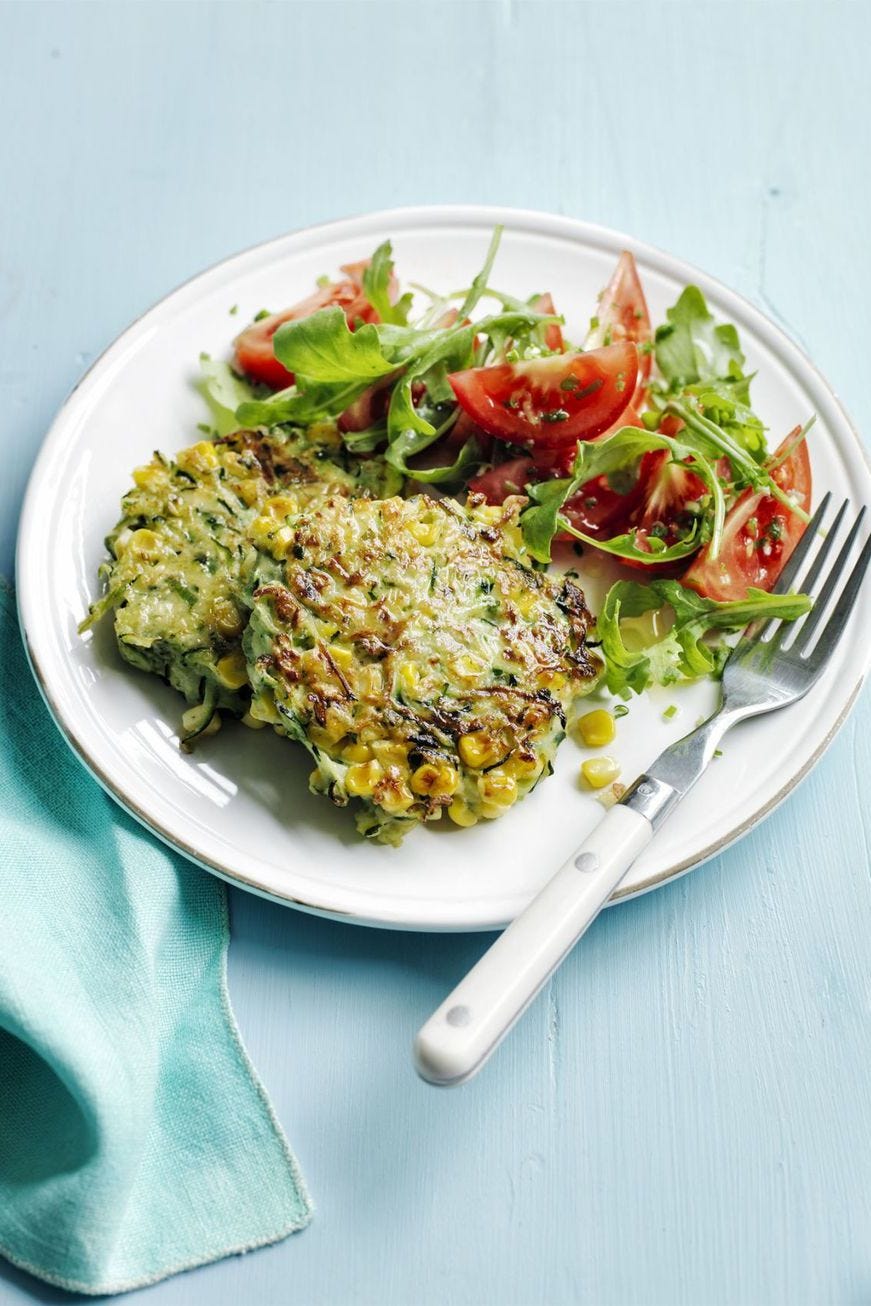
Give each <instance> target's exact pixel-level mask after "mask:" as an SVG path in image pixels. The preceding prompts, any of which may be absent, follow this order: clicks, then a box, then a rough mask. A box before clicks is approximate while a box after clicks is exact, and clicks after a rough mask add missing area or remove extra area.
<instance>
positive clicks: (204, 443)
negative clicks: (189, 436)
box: [176, 440, 221, 474]
mask: <svg viewBox="0 0 871 1306" xmlns="http://www.w3.org/2000/svg"><path fill="white" fill-rule="evenodd" d="M176 462H177V463H178V465H179V467H181V469H182V470H183V471H185V472H193V473H194V474H196V473H197V472H205V471H214V470H215V469H216V468H217V467H220V465H221V460H220V458H219V457H218V451H217V449H216V448H215V446H214V445H213V444H210V443H209V441H208V440H198V441H197V443H196V444H192V445H191V447H190V448H189V449H182V451H181V453H180V454H179V455H178V456H177V458H176Z"/></svg>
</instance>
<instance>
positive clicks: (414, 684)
mask: <svg viewBox="0 0 871 1306" xmlns="http://www.w3.org/2000/svg"><path fill="white" fill-rule="evenodd" d="M399 682H400V684H401V685H402V688H403V689H404V690H405V692H406V693H407V694H414V693H416V692H417V689H418V686H419V685H420V672H419V671H418V669H417V667H416V665H415V664H414V663H413V662H403V664H402V666H401V667H400V668H399Z"/></svg>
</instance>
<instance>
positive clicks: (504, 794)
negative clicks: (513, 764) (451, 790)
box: [478, 766, 517, 816]
mask: <svg viewBox="0 0 871 1306" xmlns="http://www.w3.org/2000/svg"><path fill="white" fill-rule="evenodd" d="M478 793H479V794H480V795H481V797H482V799H483V800H484V807H485V808H486V807H487V806H492V807H510V806H511V804H512V803H513V802H514V801H515V799H516V798H517V781H516V780H515V779H514V776H513V775H511V774H510V772H508V771H506V770H505V769H504V767H501V766H497V767H494V768H493V770H492V771H488V772H487V774H486V775H482V776H481V777H480V778H479V780H478ZM484 814H485V816H486V814H487V813H486V811H485V813H484Z"/></svg>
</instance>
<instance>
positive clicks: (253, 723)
mask: <svg viewBox="0 0 871 1306" xmlns="http://www.w3.org/2000/svg"><path fill="white" fill-rule="evenodd" d="M241 721H242V725H243V726H247V727H248V729H249V730H262V729H263V728H264V727H265V725H266V722H265V721H258V720H257V718H256V717H255V716H252V715H251V713H250V712H246V713H245V715H244V716H243V717H242V718H241Z"/></svg>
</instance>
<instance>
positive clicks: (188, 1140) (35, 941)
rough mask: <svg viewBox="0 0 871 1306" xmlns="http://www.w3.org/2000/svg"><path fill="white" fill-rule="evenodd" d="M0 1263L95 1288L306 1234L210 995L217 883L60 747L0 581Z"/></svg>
mask: <svg viewBox="0 0 871 1306" xmlns="http://www.w3.org/2000/svg"><path fill="white" fill-rule="evenodd" d="M0 666H2V672H3V685H2V695H0V885H2V909H0V1254H2V1255H3V1256H5V1257H7V1258H8V1259H9V1260H10V1261H12V1262H13V1263H14V1264H16V1265H18V1266H20V1267H22V1268H23V1269H25V1270H28V1271H30V1272H31V1273H32V1274H35V1275H38V1276H39V1277H40V1278H42V1279H46V1280H48V1281H49V1282H50V1283H54V1284H58V1285H60V1286H61V1287H64V1288H68V1289H73V1290H76V1291H79V1292H86V1293H115V1292H124V1291H126V1290H128V1289H132V1288H138V1287H141V1286H143V1285H145V1284H148V1283H154V1282H156V1281H157V1280H159V1279H161V1278H164V1277H165V1276H166V1275H169V1274H174V1273H176V1272H177V1271H179V1270H185V1269H189V1268H191V1267H193V1266H195V1265H201V1264H204V1263H205V1262H207V1261H213V1260H217V1259H219V1258H220V1257H222V1256H227V1255H229V1254H231V1253H234V1252H242V1251H248V1250H250V1249H252V1248H255V1247H259V1246H263V1245H264V1244H266V1243H271V1242H275V1241H277V1240H278V1239H280V1238H284V1237H285V1236H286V1235H287V1234H289V1233H292V1232H293V1231H294V1230H297V1229H300V1228H302V1227H303V1226H304V1225H305V1224H307V1223H308V1220H309V1218H310V1205H309V1199H308V1196H307V1194H306V1191H305V1186H304V1184H303V1180H302V1178H301V1176H300V1173H299V1170H298V1169H297V1165H296V1162H295V1160H294V1158H293V1155H292V1154H291V1152H290V1149H289V1147H288V1144H287V1141H286V1139H285V1137H284V1135H283V1133H282V1131H281V1127H280V1126H279V1124H278V1122H277V1120H276V1119H275V1116H274V1115H273V1112H272V1109H271V1107H270V1104H269V1101H268V1099H267V1097H266V1094H265V1092H264V1090H263V1088H262V1086H261V1084H260V1082H259V1080H258V1078H257V1075H256V1073H255V1071H254V1069H253V1067H252V1066H251V1063H250V1062H249V1060H248V1057H247V1055H246V1053H245V1050H244V1048H243V1046H242V1043H241V1040H240V1038H239V1033H238V1030H237V1028H236V1024H235V1021H234V1018H233V1014H232V1011H231V1009H230V1005H229V1000H228V996H227V987H226V956H227V942H228V925H227V907H226V895H225V890H224V886H223V884H221V883H220V881H218V880H217V879H215V878H214V877H213V876H210V875H208V874H206V872H204V871H201V870H199V869H198V868H197V867H195V866H193V865H192V864H191V863H189V862H187V861H185V860H184V859H183V858H181V857H179V856H176V855H175V854H173V853H171V852H170V851H169V850H168V849H166V848H164V847H163V845H161V844H159V843H158V842H157V841H156V840H155V839H153V838H151V837H150V836H149V835H148V834H147V833H146V832H145V831H144V830H143V829H141V828H140V827H139V826H138V825H137V824H136V823H135V822H134V821H133V820H132V819H131V818H130V817H128V816H127V815H126V814H125V813H124V812H123V811H121V809H120V808H119V807H117V806H116V804H115V803H114V802H113V801H112V800H111V799H110V798H108V797H107V796H106V795H105V794H104V793H103V791H102V790H101V789H100V788H99V786H98V785H97V784H96V782H95V781H93V780H92V779H91V778H90V776H89V775H88V774H87V772H86V771H85V770H84V768H83V767H82V766H81V765H80V764H79V763H78V762H77V761H76V760H75V758H74V757H73V755H72V754H71V753H70V752H69V750H68V748H67V746H66V744H65V743H64V741H63V739H62V738H61V736H60V734H59V733H58V731H57V730H56V728H55V726H54V725H53V723H52V721H51V719H50V717H49V714H48V712H47V710H46V708H45V706H44V705H43V702H42V700H41V698H40V696H39V693H38V691H37V688H36V685H35V684H34V681H33V678H32V676H31V673H30V669H29V667H28V666H27V662H26V659H25V655H24V650H23V648H22V645H21V639H20V636H19V633H18V626H17V620H16V615H15V605H14V600H13V597H12V595H11V593H10V592H9V590H8V589H6V588H4V587H2V586H0Z"/></svg>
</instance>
